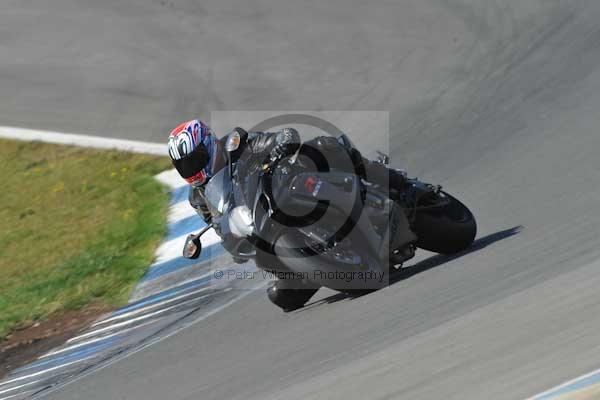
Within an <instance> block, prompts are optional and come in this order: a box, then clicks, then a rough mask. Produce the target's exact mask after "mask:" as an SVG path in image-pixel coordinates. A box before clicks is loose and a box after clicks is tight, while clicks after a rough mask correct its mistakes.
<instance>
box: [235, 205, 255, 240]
mask: <svg viewBox="0 0 600 400" xmlns="http://www.w3.org/2000/svg"><path fill="white" fill-rule="evenodd" d="M229 228H230V229H231V233H232V234H233V235H234V236H237V237H247V236H250V235H252V232H253V231H254V221H253V220H252V213H251V212H250V209H249V208H248V207H246V206H239V207H236V208H234V209H233V210H231V212H230V213H229Z"/></svg>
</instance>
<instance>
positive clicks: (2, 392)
mask: <svg viewBox="0 0 600 400" xmlns="http://www.w3.org/2000/svg"><path fill="white" fill-rule="evenodd" d="M39 381H40V380H39V379H38V380H36V381H32V382H27V383H24V384H22V385H19V386H15V387H12V388H10V389H6V390H2V391H0V394H4V393H8V392H12V391H13V390H17V389H21V388H24V387H25V386H31V385H33V384H34V383H38V382H39ZM20 394H22V393H18V394H11V395H10V396H8V397H3V398H2V399H10V398H11V397H15V396H18V395H20Z"/></svg>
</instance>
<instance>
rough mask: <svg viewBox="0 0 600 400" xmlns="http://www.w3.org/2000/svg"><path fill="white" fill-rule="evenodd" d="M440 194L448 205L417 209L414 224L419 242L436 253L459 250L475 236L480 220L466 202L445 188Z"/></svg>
mask: <svg viewBox="0 0 600 400" xmlns="http://www.w3.org/2000/svg"><path fill="white" fill-rule="evenodd" d="M440 195H441V196H442V199H443V200H447V204H446V205H444V206H442V207H436V208H431V209H425V210H420V211H417V214H416V217H415V221H414V224H413V229H414V232H415V233H416V235H417V237H418V239H417V243H416V244H417V247H420V248H422V249H425V250H429V251H433V252H435V253H442V254H454V253H459V252H461V251H463V250H466V249H467V248H468V247H469V246H470V245H471V244H472V243H473V240H475V235H476V234H477V223H476V222H475V217H474V216H473V214H472V213H471V211H470V210H469V209H468V208H467V207H466V206H465V205H464V204H463V203H461V202H460V201H459V200H457V199H456V198H454V197H452V196H450V195H449V194H447V193H445V192H441V194H440Z"/></svg>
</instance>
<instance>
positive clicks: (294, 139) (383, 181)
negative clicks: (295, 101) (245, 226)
mask: <svg viewBox="0 0 600 400" xmlns="http://www.w3.org/2000/svg"><path fill="white" fill-rule="evenodd" d="M237 129H240V128H236V130H237ZM240 133H241V132H240ZM243 133H244V134H245V133H246V132H243ZM247 135H248V140H247V143H246V145H245V146H246V147H245V148H244V149H243V151H244V153H245V154H247V155H249V156H250V157H252V158H254V157H256V160H257V161H258V162H265V160H269V159H270V160H275V159H277V158H279V157H283V156H285V155H291V154H293V153H295V152H296V151H297V150H298V149H299V148H300V144H301V141H300V135H299V134H298V131H296V130H295V129H293V128H284V129H282V130H280V131H277V132H248V133H247ZM305 148H308V149H309V152H310V151H315V150H316V151H317V152H318V153H320V154H322V155H323V156H324V158H325V159H326V160H327V162H328V163H329V164H332V163H333V164H335V163H336V159H338V158H345V159H346V160H347V159H348V158H350V160H351V162H352V164H353V170H354V171H356V172H358V173H359V174H360V175H362V177H363V178H365V179H367V180H368V181H369V182H372V183H375V184H378V185H382V186H385V187H389V188H395V189H397V190H400V189H401V188H403V187H404V185H405V184H406V180H405V177H404V175H402V174H401V173H400V172H398V171H396V170H393V169H389V168H387V167H386V166H385V165H384V164H381V163H379V162H374V161H371V160H368V159H366V158H364V157H362V156H361V154H360V152H358V150H355V149H354V150H353V151H351V152H350V154H348V152H347V151H346V149H345V148H344V147H342V146H341V144H340V143H339V142H338V141H337V139H336V138H334V137H331V136H320V137H316V138H314V139H311V140H308V141H306V142H304V144H303V149H305ZM310 149H312V150H310ZM240 150H242V149H240ZM238 151H239V150H238ZM207 182H208V181H207ZM388 185H389V186H388ZM203 193H204V186H196V187H194V186H190V191H189V202H190V205H191V206H192V207H193V208H194V209H195V210H196V212H197V213H198V215H200V216H201V217H202V219H204V221H205V222H206V223H209V222H210V218H211V216H210V212H209V210H208V207H207V205H206V203H205V201H204V194H203Z"/></svg>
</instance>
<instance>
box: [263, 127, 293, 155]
mask: <svg viewBox="0 0 600 400" xmlns="http://www.w3.org/2000/svg"><path fill="white" fill-rule="evenodd" d="M299 147H300V135H299V134H298V131H297V130H295V129H294V128H283V129H282V130H281V131H279V132H278V133H277V135H276V136H275V146H274V147H273V148H272V149H271V151H270V153H269V156H270V158H271V160H278V159H280V158H283V157H284V156H287V155H291V154H293V153H295V152H296V151H297V150H298V148H299Z"/></svg>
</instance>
